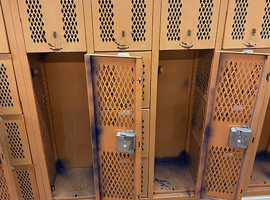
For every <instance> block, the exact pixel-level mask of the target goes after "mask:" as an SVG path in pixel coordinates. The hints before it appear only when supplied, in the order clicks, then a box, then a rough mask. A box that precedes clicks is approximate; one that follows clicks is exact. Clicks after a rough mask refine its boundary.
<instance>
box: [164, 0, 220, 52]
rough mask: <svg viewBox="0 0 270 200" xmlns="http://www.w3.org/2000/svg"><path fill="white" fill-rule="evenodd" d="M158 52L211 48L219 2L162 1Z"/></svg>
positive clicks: (213, 44)
mask: <svg viewBox="0 0 270 200" xmlns="http://www.w3.org/2000/svg"><path fill="white" fill-rule="evenodd" d="M161 4H162V5H161V22H160V49H161V50H169V49H213V48H214V47H215V41H216V32H217V22H218V16H219V4H220V1H219V0H218V1H213V0H209V1H208V0H207V1H203V0H200V1H189V0H176V1H174V0H168V1H161Z"/></svg>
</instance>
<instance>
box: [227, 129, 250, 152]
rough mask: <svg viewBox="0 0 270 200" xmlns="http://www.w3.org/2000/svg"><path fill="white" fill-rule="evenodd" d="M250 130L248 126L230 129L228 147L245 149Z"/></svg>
mask: <svg viewBox="0 0 270 200" xmlns="http://www.w3.org/2000/svg"><path fill="white" fill-rule="evenodd" d="M250 135H251V129H250V128H249V127H248V126H245V125H242V126H241V127H231V132H230V139H229V146H230V147H235V148H243V149H246V148H247V147H248V143H249V139H250Z"/></svg>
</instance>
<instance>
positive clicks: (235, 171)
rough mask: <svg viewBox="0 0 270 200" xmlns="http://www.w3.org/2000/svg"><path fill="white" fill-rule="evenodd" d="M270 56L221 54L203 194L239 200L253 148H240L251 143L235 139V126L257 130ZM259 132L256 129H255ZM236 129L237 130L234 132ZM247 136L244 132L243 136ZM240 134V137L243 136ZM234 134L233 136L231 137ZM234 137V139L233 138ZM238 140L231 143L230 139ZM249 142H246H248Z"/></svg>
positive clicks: (209, 111) (207, 130)
mask: <svg viewBox="0 0 270 200" xmlns="http://www.w3.org/2000/svg"><path fill="white" fill-rule="evenodd" d="M266 59H267V57H266V56H264V55H254V54H242V53H241V54H239V53H238V54H237V53H225V52H224V53H220V58H219V63H218V64H217V65H218V66H213V67H216V68H217V69H218V70H217V79H216V85H215V84H213V85H215V86H213V87H212V89H214V91H215V93H214V95H213V102H212V103H211V104H212V106H211V107H210V108H209V110H208V111H207V113H211V119H209V124H208V125H207V126H206V129H205V134H206V137H207V138H208V144H207V150H206V159H205V167H204V174H203V182H202V185H203V187H202V195H203V196H209V197H217V198H222V199H235V197H236V194H237V190H238V184H239V179H240V176H241V170H242V167H243V163H244V158H245V155H246V152H247V149H248V148H249V147H244V148H240V147H239V146H238V145H239V143H242V141H246V142H247V143H246V144H250V142H251V140H250V139H249V138H248V137H244V136H243V137H240V136H239V134H237V137H235V138H234V137H232V136H233V135H234V134H232V133H231V128H232V127H241V126H242V125H245V126H248V127H249V128H250V129H251V137H250V138H252V136H253V135H254V134H255V133H254V130H253V128H254V127H253V124H254V120H253V119H254V118H253V116H254V114H255V113H256V112H260V111H259V110H258V109H256V105H257V104H258V102H257V101H258V95H259V92H260V93H261V94H260V95H263V94H264V91H265V90H261V84H262V80H263V79H262V78H263V73H264V68H265V66H266V65H265V64H266ZM254 129H256V128H254ZM232 130H233V129H232ZM241 134H243V133H241ZM241 134H240V135H241ZM230 135H231V136H230ZM233 138H234V139H233ZM230 139H231V141H234V142H233V143H229V140H230ZM244 143H245V142H244Z"/></svg>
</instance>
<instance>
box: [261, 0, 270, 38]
mask: <svg viewBox="0 0 270 200" xmlns="http://www.w3.org/2000/svg"><path fill="white" fill-rule="evenodd" d="M269 32H270V0H266V6H265V8H264V16H263V23H262V30H261V32H260V35H261V39H269V38H270V35H269Z"/></svg>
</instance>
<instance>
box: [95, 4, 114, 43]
mask: <svg viewBox="0 0 270 200" xmlns="http://www.w3.org/2000/svg"><path fill="white" fill-rule="evenodd" d="M98 3H99V10H98V11H99V13H100V17H99V21H100V26H99V29H100V38H101V39H102V42H112V41H113V42H114V40H115V39H114V21H113V17H114V13H113V7H114V6H113V3H112V0H98Z"/></svg>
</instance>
